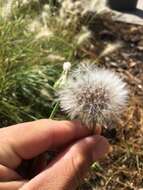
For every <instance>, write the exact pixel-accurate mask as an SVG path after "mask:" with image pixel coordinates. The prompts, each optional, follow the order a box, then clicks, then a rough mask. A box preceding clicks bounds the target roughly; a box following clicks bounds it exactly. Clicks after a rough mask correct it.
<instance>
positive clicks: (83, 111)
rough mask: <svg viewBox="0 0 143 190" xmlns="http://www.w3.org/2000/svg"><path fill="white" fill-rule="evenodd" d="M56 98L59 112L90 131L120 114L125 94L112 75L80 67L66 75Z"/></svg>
mask: <svg viewBox="0 0 143 190" xmlns="http://www.w3.org/2000/svg"><path fill="white" fill-rule="evenodd" d="M58 96H59V101H60V105H61V108H62V110H63V111H65V112H66V113H68V115H69V116H70V118H71V119H75V118H77V119H80V120H81V121H82V122H83V123H84V124H86V125H87V126H89V128H90V129H93V128H94V127H95V125H96V124H102V125H103V124H105V123H106V122H107V121H108V120H109V119H111V118H112V117H113V116H117V115H118V114H119V113H120V112H121V111H123V108H124V107H125V106H126V103H127V97H128V91H127V89H126V84H125V83H124V82H123V81H122V80H121V78H120V77H119V76H118V75H117V74H115V73H114V72H112V71H109V70H106V69H100V68H97V67H95V66H94V65H89V66H87V65H83V66H79V67H78V68H77V69H76V70H75V71H73V72H72V73H71V74H70V75H69V77H68V79H67V82H66V84H65V85H64V86H63V87H62V88H61V89H60V90H59V92H58Z"/></svg>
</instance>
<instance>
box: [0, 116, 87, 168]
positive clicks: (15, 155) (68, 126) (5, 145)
mask: <svg viewBox="0 0 143 190" xmlns="http://www.w3.org/2000/svg"><path fill="white" fill-rule="evenodd" d="M89 134H90V132H89V131H88V129H86V128H85V127H83V126H82V125H81V123H80V122H78V121H71V122H70V121H53V120H47V119H44V120H39V121H34V122H28V123H23V124H18V125H15V126H12V127H8V128H3V129H1V130H0V144H1V150H3V152H2V153H1V152H0V163H1V164H3V165H6V166H8V167H10V168H15V167H17V166H18V165H19V164H20V162H21V159H31V158H33V157H35V156H37V155H39V154H41V153H42V152H44V151H46V150H48V149H50V148H55V147H58V146H62V145H64V144H67V143H70V142H71V141H73V140H77V139H79V138H83V137H85V136H87V135H89ZM5 141H6V142H5ZM1 150H0V151H1ZM5 152H6V153H7V155H8V156H9V157H11V162H9V161H8V160H7V159H5V158H6V156H5Z"/></svg>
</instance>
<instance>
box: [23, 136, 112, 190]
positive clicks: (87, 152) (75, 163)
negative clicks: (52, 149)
mask: <svg viewBox="0 0 143 190" xmlns="http://www.w3.org/2000/svg"><path fill="white" fill-rule="evenodd" d="M108 151H109V144H108V141H107V140H106V139H105V138H104V137H102V136H99V135H95V136H92V137H86V138H84V139H82V140H79V141H77V142H76V143H75V144H73V145H72V146H70V147H69V148H67V149H66V150H65V151H64V152H63V153H61V154H60V155H59V156H58V157H57V158H56V160H54V161H53V163H51V164H50V166H49V167H48V168H47V169H46V170H45V171H43V172H42V173H41V174H39V175H38V176H36V177H35V178H33V179H32V180H31V181H30V182H29V183H27V184H26V185H25V186H24V187H23V188H22V189H21V190H27V189H29V190H35V189H36V190H41V189H49V190H57V189H58V190H74V189H76V187H78V186H79V185H80V183H81V180H82V179H83V177H84V175H85V173H86V172H87V170H88V169H89V167H90V165H91V164H92V163H93V162H94V161H96V160H99V159H101V158H103V157H104V156H105V154H107V153H108Z"/></svg>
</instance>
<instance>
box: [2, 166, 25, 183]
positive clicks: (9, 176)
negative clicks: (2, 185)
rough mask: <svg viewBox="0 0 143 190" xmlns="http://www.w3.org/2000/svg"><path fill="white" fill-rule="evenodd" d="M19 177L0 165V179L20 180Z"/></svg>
mask: <svg viewBox="0 0 143 190" xmlns="http://www.w3.org/2000/svg"><path fill="white" fill-rule="evenodd" d="M20 179H21V177H20V176H19V175H18V174H17V173H16V172H15V171H13V170H11V169H10V168H7V167H5V166H3V165H0V181H11V180H20Z"/></svg>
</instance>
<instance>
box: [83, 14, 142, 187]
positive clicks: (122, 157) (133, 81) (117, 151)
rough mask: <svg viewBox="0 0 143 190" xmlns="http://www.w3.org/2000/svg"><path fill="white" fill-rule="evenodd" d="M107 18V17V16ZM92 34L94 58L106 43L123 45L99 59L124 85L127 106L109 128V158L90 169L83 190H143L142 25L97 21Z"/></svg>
mask: <svg viewBox="0 0 143 190" xmlns="http://www.w3.org/2000/svg"><path fill="white" fill-rule="evenodd" d="M106 18H108V17H106ZM90 28H91V29H92V31H93V35H94V36H95V38H94V42H93V43H94V46H95V47H96V48H95V49H94V50H92V51H89V52H88V53H89V56H90V57H92V58H94V56H95V57H96V55H97V54H99V53H100V52H101V51H102V49H103V47H104V46H105V45H106V44H107V43H116V42H117V43H118V42H120V43H121V44H122V47H121V48H120V49H118V50H117V51H116V52H114V53H112V54H109V55H108V56H106V57H104V58H102V59H101V60H100V64H101V65H102V66H105V67H107V68H110V69H113V70H115V71H117V72H119V73H120V75H121V76H122V77H123V78H124V80H125V81H126V82H127V85H128V88H129V95H130V97H129V103H128V106H127V110H125V112H124V114H123V115H122V117H121V119H118V122H115V123H116V124H114V123H113V122H112V126H110V127H109V129H108V130H106V132H104V135H105V136H106V137H108V139H109V141H110V143H111V145H112V150H111V153H110V154H109V156H108V157H107V158H106V159H105V160H104V161H101V162H100V165H96V166H94V167H93V169H92V171H91V173H90V174H89V177H87V179H86V185H85V184H84V185H83V187H82V189H84V190H90V189H92V190H93V189H96V190H115V189H116V190H142V189H143V26H140V25H132V24H127V23H122V22H115V21H112V20H110V19H104V20H103V19H102V18H101V19H100V18H98V19H97V20H95V21H94V23H92V24H91V25H90Z"/></svg>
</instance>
